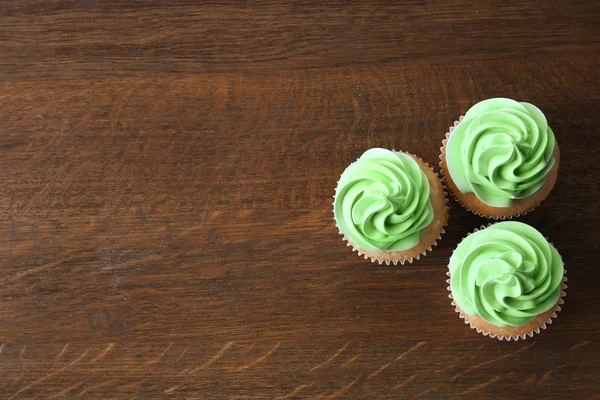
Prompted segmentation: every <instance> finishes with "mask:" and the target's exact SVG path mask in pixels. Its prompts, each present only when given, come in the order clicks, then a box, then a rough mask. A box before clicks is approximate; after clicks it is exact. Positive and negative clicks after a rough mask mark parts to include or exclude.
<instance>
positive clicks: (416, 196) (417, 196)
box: [334, 148, 434, 252]
mask: <svg viewBox="0 0 600 400" xmlns="http://www.w3.org/2000/svg"><path fill="white" fill-rule="evenodd" d="M334 214H335V220H336V223H337V225H338V228H339V229H340V231H341V232H342V233H343V234H344V235H346V236H347V237H348V238H349V239H350V240H351V241H352V242H353V243H354V244H355V245H357V246H358V247H360V248H361V249H363V250H369V251H377V252H383V251H403V250H407V249H410V248H412V247H414V246H415V245H417V244H418V243H419V233H420V231H421V230H422V229H423V228H425V227H426V226H428V225H429V224H430V223H431V221H432V220H433V215H434V213H433V207H432V205H431V201H430V199H429V181H428V180H427V176H426V175H425V173H424V172H423V171H422V170H421V168H420V167H419V164H417V162H416V161H415V160H414V159H413V158H412V157H411V156H409V155H407V154H405V153H402V152H394V151H390V150H385V149H379V148H374V149H370V150H367V151H366V152H365V153H364V154H363V155H362V156H361V157H360V158H359V159H358V160H357V161H355V162H354V163H352V164H351V165H350V166H349V167H348V168H346V170H345V171H344V173H343V174H342V176H341V178H340V180H339V182H338V186H337V189H336V196H335V202H334Z"/></svg>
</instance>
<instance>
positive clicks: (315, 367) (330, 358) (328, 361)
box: [308, 342, 350, 372]
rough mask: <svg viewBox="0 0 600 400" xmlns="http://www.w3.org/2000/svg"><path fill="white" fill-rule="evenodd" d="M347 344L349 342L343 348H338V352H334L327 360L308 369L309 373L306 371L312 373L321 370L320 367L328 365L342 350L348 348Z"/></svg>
mask: <svg viewBox="0 0 600 400" xmlns="http://www.w3.org/2000/svg"><path fill="white" fill-rule="evenodd" d="M349 344H350V342H348V343H346V344H345V345H344V346H342V348H340V349H339V350H338V351H336V352H335V354H334V355H332V356H331V357H329V358H328V359H327V360H325V361H323V362H322V363H321V364H319V365H316V366H314V367H312V368H311V369H310V371H308V372H313V371H314V370H315V369H318V368H321V367H322V366H324V365H327V364H329V363H330V362H331V361H333V360H334V359H335V358H336V357H337V356H339V355H340V354H341V353H342V351H344V349H346V347H348V345H349Z"/></svg>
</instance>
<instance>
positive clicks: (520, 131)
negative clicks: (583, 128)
mask: <svg viewBox="0 0 600 400" xmlns="http://www.w3.org/2000/svg"><path fill="white" fill-rule="evenodd" d="M554 146H555V138H554V133H553V132H552V129H550V127H549V126H548V122H547V121H546V117H545V116H544V114H543V113H542V112H541V111H540V110H539V109H538V108H537V107H536V106H534V105H533V104H529V103H523V102H517V101H515V100H511V99H505V98H495V99H488V100H484V101H481V102H479V103H477V104H475V105H474V106H473V107H471V108H470V109H469V111H468V112H467V113H466V114H465V116H464V118H463V119H462V121H461V122H460V123H459V124H458V125H457V126H456V127H455V128H454V130H453V131H452V133H451V135H450V138H449V139H448V143H447V144H446V166H447V169H448V173H449V174H450V177H451V178H452V180H453V181H454V183H455V184H456V186H457V188H458V190H460V191H461V192H462V193H471V192H473V193H475V195H476V196H477V198H478V199H479V200H481V201H482V202H483V203H485V204H487V205H489V206H492V207H510V206H511V204H512V202H513V200H515V199H522V198H525V197H528V196H530V195H532V194H533V193H535V192H536V191H537V190H538V189H540V187H542V185H543V184H544V181H545V180H546V176H547V174H548V172H549V171H550V169H551V168H552V167H553V165H554V163H555V162H556V160H555V159H554V155H553V151H554Z"/></svg>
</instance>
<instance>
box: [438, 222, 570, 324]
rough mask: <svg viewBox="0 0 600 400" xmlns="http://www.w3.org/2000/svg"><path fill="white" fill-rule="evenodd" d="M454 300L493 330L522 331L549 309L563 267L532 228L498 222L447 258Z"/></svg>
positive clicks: (474, 236)
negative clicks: (513, 328) (495, 328)
mask: <svg viewBox="0 0 600 400" xmlns="http://www.w3.org/2000/svg"><path fill="white" fill-rule="evenodd" d="M449 268H450V274H451V277H450V288H451V290H452V297H453V298H454V301H455V302H456V304H457V305H458V306H459V307H460V308H461V309H462V311H463V312H465V313H467V314H468V315H472V316H480V317H481V318H483V319H484V320H486V321H488V322H490V323H492V324H494V325H496V326H506V325H511V326H521V325H525V324H526V323H528V322H529V321H531V320H532V319H533V318H535V317H536V316H538V315H540V314H543V313H544V312H546V311H548V310H549V309H550V308H552V307H553V306H554V305H555V304H556V302H557V301H558V298H559V297H560V293H561V290H562V288H561V282H562V278H563V273H564V271H563V262H562V259H561V258H560V255H559V254H558V252H557V251H556V249H555V248H554V247H553V246H552V245H551V244H550V243H548V241H547V240H546V239H545V238H544V236H542V234H541V233H540V232H538V231H537V230H536V229H535V228H533V227H531V226H529V225H527V224H524V223H522V222H514V221H510V222H500V223H497V224H495V225H492V226H490V227H489V228H486V229H483V230H480V231H478V232H475V233H473V234H472V235H470V236H467V237H466V238H465V239H464V240H463V241H462V242H461V243H460V244H459V245H458V247H457V248H456V250H455V251H454V253H453V254H452V257H450V265H449Z"/></svg>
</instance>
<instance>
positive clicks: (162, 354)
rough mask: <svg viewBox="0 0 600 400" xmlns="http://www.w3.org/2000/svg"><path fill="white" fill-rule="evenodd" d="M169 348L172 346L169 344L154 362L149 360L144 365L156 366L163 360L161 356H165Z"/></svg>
mask: <svg viewBox="0 0 600 400" xmlns="http://www.w3.org/2000/svg"><path fill="white" fill-rule="evenodd" d="M171 346H173V343H169V345H168V346H167V348H166V349H164V350H163V351H162V353H160V354H159V355H158V357H156V358H155V359H154V360H150V361H148V362H147V363H146V365H149V364H156V363H157V362H159V361H160V360H161V359H162V358H163V356H164V355H165V354H167V351H169V349H170V348H171Z"/></svg>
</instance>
